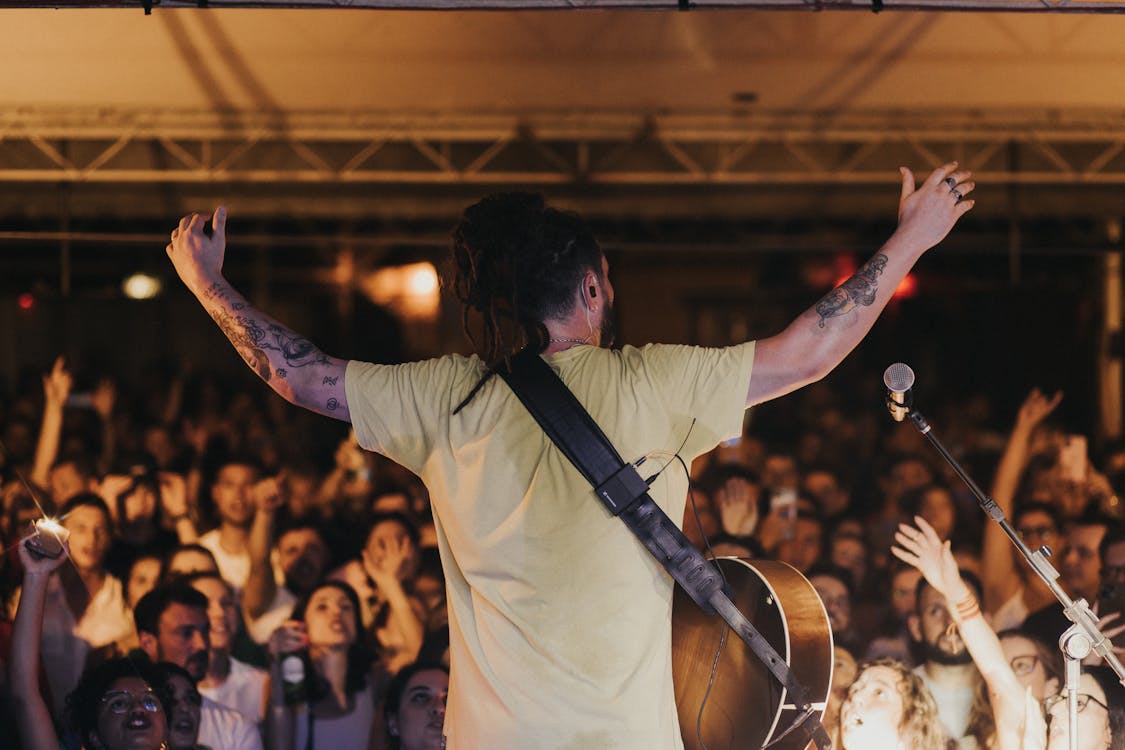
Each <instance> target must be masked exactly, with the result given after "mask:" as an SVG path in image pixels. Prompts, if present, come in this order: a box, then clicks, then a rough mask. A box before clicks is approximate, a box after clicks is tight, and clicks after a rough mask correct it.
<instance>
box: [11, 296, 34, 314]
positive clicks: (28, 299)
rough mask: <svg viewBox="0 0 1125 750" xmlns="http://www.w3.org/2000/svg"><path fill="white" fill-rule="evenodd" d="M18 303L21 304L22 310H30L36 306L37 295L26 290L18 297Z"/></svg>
mask: <svg viewBox="0 0 1125 750" xmlns="http://www.w3.org/2000/svg"><path fill="white" fill-rule="evenodd" d="M16 304H17V305H19V308H20V309H21V310H30V309H31V308H33V307H35V295H34V294H32V293H31V292H24V293H23V294H21V295H20V296H18V297H16Z"/></svg>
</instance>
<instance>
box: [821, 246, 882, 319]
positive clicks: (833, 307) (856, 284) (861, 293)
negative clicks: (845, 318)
mask: <svg viewBox="0 0 1125 750" xmlns="http://www.w3.org/2000/svg"><path fill="white" fill-rule="evenodd" d="M886 267H887V256H886V255H883V254H882V253H878V254H877V255H875V256H874V257H873V258H871V260H869V261H867V262H866V263H864V264H863V265H862V266H860V268H859V270H858V271H856V272H855V275H854V276H852V277H851V278H850V279H848V280H847V281H845V282H844V283H843V284H841V285H840V286H838V287H836V288H835V289H833V290H832V291H831V292H829V293H828V294H826V295H825V296H824V298H823V299H821V300H820V302H817V303H816V307H815V308H814V309H815V310H816V314H817V315H819V316H820V320H819V321H818V322H817V325H818V326H819V327H821V328H824V326H825V324H826V323H827V322H828V319H829V318H838V317H840V316H841V315H847V314H848V313H850V312H851V311H852V310H855V309H856V308H857V307H859V306H860V305H863V306H864V307H868V306H870V305H872V304H874V302H875V295H876V294H877V293H878V291H879V284H878V283H877V281H876V280H877V279H878V278H879V277H880V276H882V275H883V269H885V268H886Z"/></svg>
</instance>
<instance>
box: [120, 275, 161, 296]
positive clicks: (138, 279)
mask: <svg viewBox="0 0 1125 750" xmlns="http://www.w3.org/2000/svg"><path fill="white" fill-rule="evenodd" d="M163 287H164V285H163V284H162V283H161V282H160V279H158V278H156V277H155V276H149V275H148V274H147V273H135V274H133V275H132V276H130V277H128V278H127V279H125V281H123V282H121V291H123V292H125V296H126V297H128V298H129V299H152V298H153V297H155V296H156V295H158V294H160V290H161V289H162V288H163Z"/></svg>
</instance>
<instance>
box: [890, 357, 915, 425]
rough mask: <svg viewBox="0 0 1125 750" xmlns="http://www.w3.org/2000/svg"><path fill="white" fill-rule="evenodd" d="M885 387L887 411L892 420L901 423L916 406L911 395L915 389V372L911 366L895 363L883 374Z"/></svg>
mask: <svg viewBox="0 0 1125 750" xmlns="http://www.w3.org/2000/svg"><path fill="white" fill-rule="evenodd" d="M883 385H885V386H887V409H888V410H889V411H890V412H891V419H893V420H894V421H896V422H901V421H902V420H904V419H906V415H907V414H908V413H909V412H910V407H911V406H912V405H913V404H914V398H913V396H912V395H911V393H910V389H911V388H913V387H914V371H913V370H911V369H910V365H906V364H903V363H902V362H895V363H894V364H893V365H891V366H890V367H888V368H887V369H886V371H885V372H884V373H883Z"/></svg>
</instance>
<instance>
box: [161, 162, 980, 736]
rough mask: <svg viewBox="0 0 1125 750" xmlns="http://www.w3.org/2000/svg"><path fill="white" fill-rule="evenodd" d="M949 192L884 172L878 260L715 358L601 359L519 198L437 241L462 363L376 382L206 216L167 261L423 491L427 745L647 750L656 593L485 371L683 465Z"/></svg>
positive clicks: (900, 257)
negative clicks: (440, 691)
mask: <svg viewBox="0 0 1125 750" xmlns="http://www.w3.org/2000/svg"><path fill="white" fill-rule="evenodd" d="M968 179H969V173H968V172H967V171H962V170H958V168H957V165H956V164H946V165H944V166H942V167H939V168H938V169H936V170H934V171H933V173H932V174H931V175H930V176H929V177H928V178H927V179H926V181H925V182H924V183H922V184H921V185H920V186H918V187H917V188H916V187H915V182H914V178H913V175H912V174H911V173H910V171H909V170H907V169H905V168H904V169H903V170H902V193H901V200H900V205H899V225H898V228H897V230H896V231H895V233H894V234H893V235H892V236H891V238H890V239H889V240H888V241H887V243H886V244H885V245H884V246H883V247H882V248H881V249H880V251H879V252H878V253H876V254H875V255H874V256H873V257H872V258H871V259H870V260H869V261H867V262H866V263H865V264H864V265H863V266H862V267H861V268H860V269H859V270H858V271H857V272H856V274H855V275H854V276H853V277H852V278H851V279H849V280H848V281H846V282H844V283H843V284H842V285H841V286H840V287H838V288H837V289H835V290H833V291H832V292H830V293H829V294H828V295H827V296H826V297H825V298H824V299H822V300H821V301H820V302H818V303H817V304H816V305H814V306H813V307H812V308H810V309H809V310H807V311H806V312H805V313H804V314H802V315H801V316H800V317H798V318H797V319H796V320H795V321H794V322H793V323H792V324H790V325H789V326H788V327H787V328H786V329H785V330H784V331H782V332H781V333H779V334H777V335H775V336H772V337H770V338H767V339H764V340H762V341H759V342H757V343H756V344H755V343H754V342H747V343H745V344H742V345H739V346H734V347H730V348H726V349H704V348H696V347H686V346H659V345H654V346H648V347H645V348H643V349H636V348H633V347H624V348H623V349H620V350H611V349H610V348H609V345H610V343H611V336H612V331H613V316H612V312H613V302H614V290H613V285H612V284H611V283H610V278H609V267H608V264H607V263H606V259H605V256H604V254H603V253H602V251H601V249H600V248H599V247H598V245H597V242H596V241H595V240H594V237H593V236H592V234H591V233H590V231H589V230H588V229H587V227H586V225H585V224H584V223H583V222H582V220H581V219H580V218H578V217H577V216H576V215H574V214H570V213H565V212H563V211H559V210H557V209H554V208H551V207H548V206H546V205H545V204H544V202H543V199H542V198H541V197H540V196H537V195H529V194H503V195H495V196H492V197H489V198H486V199H484V200H482V201H481V202H479V203H477V204H476V205H474V206H472V207H470V208H469V209H467V210H466V211H465V213H464V215H463V217H462V219H461V222H460V224H459V225H458V227H457V228H456V231H455V234H454V242H453V256H452V265H451V267H452V272H451V277H450V279H449V283H450V286H451V287H452V289H453V291H454V292H455V293H456V295H457V297H458V299H459V300H460V301H461V303H462V305H463V309H464V315H465V320H466V323H468V321H469V320H470V319H471V318H472V317H473V316H474V315H479V316H480V320H481V328H480V336H479V337H478V338H476V339H475V343H476V345H477V349H478V353H477V354H476V355H474V356H471V357H461V356H454V355H450V356H445V357H440V358H437V359H433V360H429V361H425V362H415V363H410V364H404V365H396V366H378V365H372V364H366V363H362V362H354V361H353V362H348V361H345V360H343V359H338V358H335V357H330V356H328V355H327V354H325V353H324V352H322V351H321V350H320V349H318V348H317V347H315V346H314V345H313V344H312V343H311V342H309V341H308V340H307V339H305V338H303V337H301V336H300V335H298V334H296V333H294V332H293V331H291V330H289V329H287V328H285V327H284V326H283V325H281V324H280V323H278V322H277V321H275V320H274V319H272V318H270V317H269V316H267V315H265V314H264V313H262V312H261V311H259V310H257V309H255V308H253V307H252V306H251V305H250V303H249V302H248V301H247V300H246V299H245V298H244V297H243V296H242V295H241V294H239V293H238V292H237V291H236V290H235V289H234V288H233V287H232V286H231V285H230V284H229V283H228V282H227V281H226V279H225V278H223V275H222V265H223V255H224V251H225V246H226V242H225V237H226V234H225V232H226V218H227V217H226V210H225V209H224V208H223V207H220V208H219V209H217V210H216V212H215V215H214V217H213V219H212V220H211V225H212V228H213V229H212V231H213V234H212V235H211V236H208V235H207V234H206V233H205V232H204V225H205V219H204V218H203V217H202V216H200V215H198V214H192V215H190V216H186V217H184V218H183V219H182V220H181V221H180V224H179V226H178V227H177V228H176V229H175V230H174V231H173V232H172V242H171V243H170V244H169V245H168V247H167V251H168V254H169V256H170V257H171V259H172V262H173V264H174V265H175V267H176V271H177V273H178V274H179V276H180V278H181V280H182V281H183V282H184V283H185V284H186V285H187V287H188V289H189V290H190V291H191V292H192V293H193V294H195V296H196V297H197V298H198V300H199V302H200V303H201V304H202V305H203V307H204V308H205V309H206V311H207V312H208V313H209V314H210V315H211V317H212V318H213V319H214V320H215V322H216V323H217V324H218V326H219V327H220V328H221V329H222V331H223V332H224V333H225V334H226V336H227V337H228V338H229V339H230V341H231V343H232V344H233V345H234V347H235V349H236V350H237V351H238V353H239V354H240V355H241V356H242V357H243V359H244V360H245V361H246V362H247V364H248V365H249V366H250V367H251V368H252V369H253V370H254V371H255V372H256V373H257V374H258V375H259V376H260V377H261V378H262V379H263V380H265V381H266V382H267V383H268V384H269V385H270V387H271V388H273V389H274V390H275V391H276V392H277V393H278V394H280V395H281V396H282V397H284V398H286V399H287V400H289V401H290V402H292V403H294V404H297V405H299V406H303V407H305V408H307V409H310V410H312V411H315V412H318V413H320V414H324V415H326V416H330V417H334V418H337V419H341V420H344V421H347V422H351V423H352V425H353V427H354V429H355V433H356V436H357V438H358V440H359V443H360V444H361V445H362V446H363V447H365V448H367V449H369V450H374V451H377V452H379V453H382V454H384V455H386V456H388V457H390V458H391V459H393V460H395V461H397V462H398V463H400V464H402V465H403V466H405V467H407V468H408V469H410V470H411V471H414V472H415V473H417V474H418V475H420V476H421V478H422V479H423V480H424V481H425V483H426V485H427V487H428V489H429V492H430V496H431V499H432V503H433V511H434V517H435V523H436V528H437V535H438V542H439V549H440V552H441V557H442V561H443V565H444V567H445V573H446V579H447V585H448V589H449V621H450V641H451V643H450V654H451V662H452V682H451V685H450V698H449V710H448V713H447V715H446V720H445V729H446V732H445V733H446V736H447V738H448V747H449V748H452V749H453V750H465V749H467V748H495V749H497V750H499V749H502V748H520V747H558V748H564V747H565V748H583V749H584V750H586V749H593V748H610V747H612V748H637V749H638V750H640V749H641V748H643V749H644V750H666V749H671V748H678V747H680V742H681V740H680V733H679V729H678V727H677V719H676V708H675V703H674V697H673V693H672V680H671V674H672V669H671V655H670V633H671V624H670V611H671V594H672V582H671V579H670V578H669V577H668V576H667V575H666V574H665V572H664V570H663V569H662V568H661V566H660V565H659V563H657V562H656V561H655V560H653V559H652V558H650V557H649V555H648V553H647V552H646V551H645V550H644V549H643V548H642V547H641V545H639V544H637V541H636V539H635V538H633V537H632V536H631V534H630V532H629V531H628V530H627V529H626V528H625V527H624V525H623V524H621V523H620V522H619V521H618V520H616V519H614V518H611V517H609V515H608V513H607V512H606V511H605V509H604V508H603V507H602V506H601V505H600V504H599V503H598V502H597V501H596V500H595V499H594V498H593V497H592V493H591V489H590V487H589V486H588V485H586V484H585V483H584V481H583V479H582V478H581V475H580V474H579V473H578V472H576V471H575V470H574V468H573V467H572V466H571V465H570V464H568V463H567V461H566V459H565V458H564V457H563V456H562V455H561V453H560V452H559V451H558V450H556V449H555V448H554V446H553V445H552V444H550V442H549V439H548V438H547V437H546V436H545V435H544V434H543V432H542V430H541V429H540V428H539V426H538V425H537V424H536V422H535V421H534V420H533V419H532V417H531V416H530V415H529V414H528V413H527V412H526V410H525V409H524V408H523V407H522V406H521V404H520V402H519V401H518V400H517V399H516V398H515V396H514V395H513V394H512V392H511V391H510V390H509V389H508V387H507V386H506V385H505V384H504V383H503V381H502V380H501V379H499V378H495V377H488V373H489V368H490V367H492V366H496V365H503V363H504V360H505V358H506V357H507V356H508V355H510V354H512V353H514V352H515V351H517V350H518V349H520V348H522V347H524V346H530V347H533V348H534V349H535V350H537V351H540V352H541V353H542V355H543V356H544V358H545V359H546V360H547V361H548V363H550V364H551V366H552V367H554V368H555V369H556V370H557V371H558V372H559V374H560V376H561V377H562V380H563V381H564V382H565V383H566V385H567V386H568V387H569V388H570V389H571V390H572V391H574V393H575V395H576V396H577V398H578V400H579V401H580V402H581V403H582V404H583V406H585V408H586V409H587V410H588V411H589V413H590V414H591V416H592V417H593V418H594V419H595V420H596V421H597V422H598V423H599V425H600V426H601V428H602V429H603V431H604V432H605V433H606V435H607V436H608V437H609V439H610V441H611V442H612V443H613V444H614V445H615V447H616V448H617V450H618V452H619V453H620V454H621V455H622V456H623V457H625V458H626V459H627V460H630V461H635V460H638V459H639V458H641V457H642V456H646V455H648V454H651V453H653V452H654V451H675V450H676V449H677V446H681V445H682V448H681V449H680V455H681V457H682V458H683V459H684V460H685V461H688V462H690V461H691V459H692V458H694V457H695V456H697V455H700V454H702V453H703V452H705V451H708V450H710V449H711V448H713V447H714V446H715V445H716V444H717V443H718V442H719V441H720V440H721V439H724V438H728V437H731V436H735V435H738V434H740V432H741V427H742V411H743V410H744V409H745V408H746V407H747V406H751V405H753V404H757V403H760V402H762V401H766V400H769V399H773V398H776V397H778V396H781V395H783V394H786V393H788V392H790V391H792V390H794V389H796V388H799V387H801V386H802V385H805V384H807V383H810V382H813V381H815V380H818V379H819V378H821V377H823V376H824V375H825V374H827V373H828V372H829V371H830V370H831V369H832V368H833V367H835V366H836V365H837V364H838V363H839V362H840V360H841V359H843V357H844V356H845V355H846V354H847V353H848V352H850V351H851V350H852V349H853V348H854V347H855V346H856V344H857V343H859V341H860V340H861V339H862V338H863V336H864V335H865V334H866V332H867V331H868V330H869V329H870V328H871V326H872V325H873V324H874V322H875V320H876V318H877V317H878V315H879V313H880V311H881V310H882V309H883V307H884V306H885V305H886V303H887V301H888V300H889V299H890V297H891V295H892V293H893V292H894V290H895V288H896V286H897V285H898V283H899V282H900V281H901V280H902V278H903V277H904V276H905V275H906V273H907V272H908V271H909V270H910V268H911V267H912V266H913V265H914V263H915V262H916V261H917V260H918V258H919V257H921V255H922V254H923V253H924V252H925V251H926V250H927V249H929V248H930V247H932V246H934V245H935V244H937V243H938V242H939V241H941V240H942V239H943V238H944V237H945V235H946V234H947V233H948V232H949V230H950V229H951V228H952V227H953V225H954V224H955V223H956V222H957V220H958V219H959V218H960V217H961V216H962V215H964V214H965V212H966V211H968V210H969V209H970V208H971V207H972V205H973V201H971V200H964V201H962V200H961V199H962V197H964V196H965V195H966V194H968V193H969V192H970V191H971V190H972V189H973V187H974V185H973V183H972V182H969V181H968ZM466 329H467V330H468V329H469V326H468V325H466ZM751 372H753V378H751ZM666 460H667V459H666V458H665V459H663V460H653V461H652V462H650V463H649V466H651V467H654V468H653V469H652V471H654V472H655V471H656V470H657V468H658V467H659V466H660V464H661V463H663V462H664V461H666ZM686 490H687V478H686V477H685V476H684V475H683V473H682V472H680V473H677V471H675V470H673V469H672V468H669V469H668V470H666V471H663V472H661V473H660V476H659V478H658V479H656V481H655V482H654V483H653V485H652V491H651V492H652V495H653V497H654V499H656V501H657V502H658V503H659V504H660V505H662V506H663V508H664V510H665V511H666V512H667V514H668V515H669V516H670V517H672V518H675V519H679V518H682V516H683V508H684V498H685V496H686Z"/></svg>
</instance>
